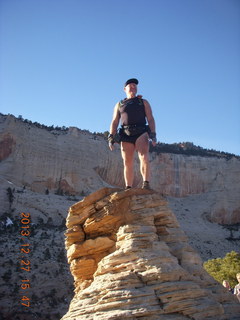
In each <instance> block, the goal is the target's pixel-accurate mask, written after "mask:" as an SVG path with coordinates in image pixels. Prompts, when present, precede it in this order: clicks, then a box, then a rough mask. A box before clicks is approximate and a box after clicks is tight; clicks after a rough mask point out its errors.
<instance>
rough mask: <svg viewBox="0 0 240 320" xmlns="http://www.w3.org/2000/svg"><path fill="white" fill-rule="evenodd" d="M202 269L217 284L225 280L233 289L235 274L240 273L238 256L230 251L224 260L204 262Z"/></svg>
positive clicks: (235, 282) (239, 256) (239, 257)
mask: <svg viewBox="0 0 240 320" xmlns="http://www.w3.org/2000/svg"><path fill="white" fill-rule="evenodd" d="M203 267H204V269H205V270H206V271H207V272H208V273H209V274H210V275H211V276H212V277H213V278H214V279H215V280H217V281H218V282H220V283H222V281H223V280H227V281H228V282H229V283H230V286H231V287H232V288H233V287H234V286H235V285H236V284H237V280H236V274H237V273H239V272H240V254H239V253H237V252H235V251H231V252H229V253H227V254H226V256H225V257H224V258H217V259H212V260H208V261H206V262H204V264H203Z"/></svg>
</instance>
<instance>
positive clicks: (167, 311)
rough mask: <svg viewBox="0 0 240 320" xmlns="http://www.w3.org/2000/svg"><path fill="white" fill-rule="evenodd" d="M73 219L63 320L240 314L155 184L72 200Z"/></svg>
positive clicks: (172, 319)
mask: <svg viewBox="0 0 240 320" xmlns="http://www.w3.org/2000/svg"><path fill="white" fill-rule="evenodd" d="M66 225H67V228H68V229H67V232H66V234H65V235H66V242H65V244H66V250H67V257H68V262H69V264H70V270H71V273H72V275H73V277H74V283H75V296H74V298H73V300H72V302H71V304H70V307H69V311H68V312H67V314H66V315H65V316H63V318H62V320H85V319H93V320H106V319H146V320H147V319H148V320H149V319H150V320H158V319H159V320H162V319H163V320H164V319H165V320H185V319H195V320H203V319H204V320H207V319H209V320H210V319H212V320H213V319H214V320H234V319H239V314H240V304H239V303H238V301H237V300H236V299H235V297H234V296H233V295H231V294H230V293H228V292H227V291H226V290H225V288H224V287H222V286H221V285H220V284H219V283H217V282H216V281H215V280H214V279H213V278H212V277H210V276H209V275H208V274H207V272H206V271H205V270H204V269H203V267H202V260H201V258H200V257H199V255H198V254H197V253H196V252H195V251H194V249H193V248H192V247H191V246H190V245H189V243H188V239H187V237H186V235H185V233H184V232H183V231H182V230H181V228H180V226H179V223H178V221H177V219H176V217H175V215H174V214H173V212H172V211H171V210H170V209H169V208H168V203H167V201H166V200H165V199H164V198H163V197H162V196H161V195H159V194H157V193H155V192H154V191H150V190H142V189H130V190H127V191H122V190H120V189H113V188H103V189H101V190H99V191H97V192H95V193H92V194H91V195H89V196H88V197H86V198H84V199H83V200H82V201H80V202H78V203H76V204H74V205H73V206H71V207H70V209H69V214H68V217H67V223H66Z"/></svg>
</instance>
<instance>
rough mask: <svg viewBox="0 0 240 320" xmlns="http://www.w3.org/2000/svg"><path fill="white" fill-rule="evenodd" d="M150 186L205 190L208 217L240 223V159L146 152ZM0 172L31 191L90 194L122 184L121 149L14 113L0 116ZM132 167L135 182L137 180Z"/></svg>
mask: <svg viewBox="0 0 240 320" xmlns="http://www.w3.org/2000/svg"><path fill="white" fill-rule="evenodd" d="M150 161H151V168H152V182H151V183H152V187H153V188H154V190H157V191H159V192H160V193H162V194H164V195H169V196H172V197H184V196H187V195H191V194H204V195H205V198H206V200H207V201H208V202H209V210H210V219H211V220H212V221H215V222H218V223H222V224H234V223H239V222H240V198H239V194H240V160H239V159H238V158H236V157H232V158H231V159H225V158H217V157H212V158H210V157H201V156H186V155H181V154H179V155H176V154H166V153H162V154H156V153H154V152H153V153H151V156H150ZM0 162H1V166H0V175H1V177H4V178H5V179H7V180H10V181H12V182H13V183H14V184H15V185H17V186H19V187H21V186H25V187H26V188H29V189H31V190H32V191H34V192H40V193H44V192H45V191H46V190H47V189H48V190H49V191H50V192H59V193H67V194H78V195H79V194H85V195H86V194H89V193H91V192H93V191H95V190H98V189H99V188H102V187H106V186H117V187H122V186H123V167H122V160H121V156H120V150H119V148H116V150H115V151H114V152H110V150H109V149H108V145H107V143H106V140H104V138H103V137H100V136H97V135H94V134H91V133H89V132H87V131H82V130H79V129H77V128H69V130H66V131H61V130H60V131H57V130H53V131H48V130H47V129H44V128H40V127H38V126H37V125H34V124H29V123H25V122H23V121H22V120H19V119H16V118H15V117H13V116H11V115H9V116H3V115H0ZM138 167H139V164H138V162H137V161H136V165H135V186H139V185H140V184H141V178H140V175H139V168H138Z"/></svg>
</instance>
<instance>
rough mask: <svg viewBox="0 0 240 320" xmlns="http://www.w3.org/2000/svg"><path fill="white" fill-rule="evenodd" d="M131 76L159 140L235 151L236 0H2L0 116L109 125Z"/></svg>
mask: <svg viewBox="0 0 240 320" xmlns="http://www.w3.org/2000/svg"><path fill="white" fill-rule="evenodd" d="M132 77H136V78H138V79H139V93H141V94H142V95H143V97H144V98H145V99H147V100H148V101H149V103H150V104H151V106H152V109H153V114H154V117H155V120H156V125H157V136H158V140H159V141H161V142H164V143H175V142H186V141H189V142H193V143H194V144H196V145H199V146H201V147H203V148H208V149H215V150H219V151H225V152H230V153H235V154H238V155H240V1H239V0H131V1H129V0H0V112H1V113H4V114H8V113H11V114H13V115H15V116H16V117H17V116H19V115H22V116H23V118H25V119H29V120H32V121H37V122H39V123H42V124H45V125H49V126H51V125H58V126H66V127H68V126H76V127H78V128H80V129H88V130H90V131H91V132H94V131H96V132H104V131H106V130H109V125H110V122H111V118H112V112H113V107H114V105H115V103H116V102H117V101H118V100H120V99H122V98H124V97H125V95H124V91H123V84H124V82H125V81H126V80H127V79H128V78H132Z"/></svg>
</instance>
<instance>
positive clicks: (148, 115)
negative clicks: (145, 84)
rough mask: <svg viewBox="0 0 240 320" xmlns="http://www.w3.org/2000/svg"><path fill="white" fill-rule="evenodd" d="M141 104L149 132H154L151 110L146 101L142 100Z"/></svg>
mask: <svg viewBox="0 0 240 320" xmlns="http://www.w3.org/2000/svg"><path fill="white" fill-rule="evenodd" d="M143 103H144V107H145V113H146V118H147V121H148V125H149V127H150V130H151V132H156V125H155V120H154V118H153V114H152V108H151V106H150V104H149V102H148V101H147V100H145V99H144V100H143Z"/></svg>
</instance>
